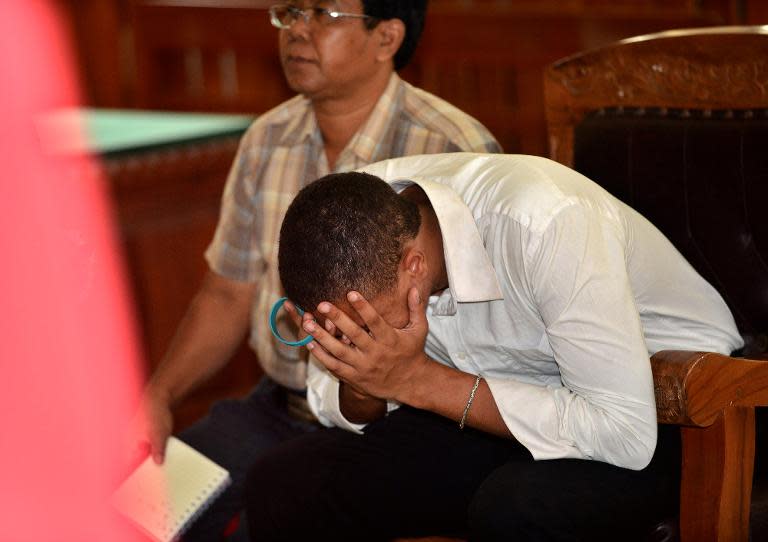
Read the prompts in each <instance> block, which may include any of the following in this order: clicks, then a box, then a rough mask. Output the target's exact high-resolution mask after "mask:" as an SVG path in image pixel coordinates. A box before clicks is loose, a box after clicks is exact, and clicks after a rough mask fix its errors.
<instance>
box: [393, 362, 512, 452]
mask: <svg viewBox="0 0 768 542" xmlns="http://www.w3.org/2000/svg"><path fill="white" fill-rule="evenodd" d="M476 378H477V375H473V374H470V373H464V372H462V371H459V370H458V369H453V368H451V367H447V366H445V365H443V364H441V363H438V362H436V361H434V360H432V359H429V358H427V361H426V362H425V363H424V364H423V365H422V366H421V368H420V370H419V372H418V373H417V374H416V375H415V377H414V378H413V379H412V380H411V384H410V385H409V386H408V387H407V389H404V390H403V393H402V394H401V395H400V396H399V397H397V399H398V400H399V401H401V402H402V403H404V404H408V405H411V406H413V407H415V408H419V409H422V410H429V411H431V412H434V413H436V414H439V415H441V416H444V417H446V418H450V419H452V420H456V423H457V424H458V422H459V420H461V417H462V415H463V413H464V409H465V408H466V406H467V402H468V401H469V396H470V393H471V391H472V387H473V386H474V384H475V379H476ZM465 425H466V426H469V427H473V428H475V429H478V430H480V431H484V432H486V433H491V434H493V435H496V436H499V437H503V438H513V437H512V434H511V433H510V431H509V429H508V428H507V426H506V424H505V423H504V419H503V418H502V416H501V413H500V412H499V408H498V407H497V406H496V402H495V401H494V399H493V395H492V394H491V390H490V388H489V387H488V384H487V383H486V382H485V380H481V381H480V385H479V386H478V388H477V391H476V392H475V396H474V399H473V400H472V405H471V407H470V409H469V412H468V413H467V418H466V420H465Z"/></svg>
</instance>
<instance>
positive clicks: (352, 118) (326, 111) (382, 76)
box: [312, 70, 392, 170]
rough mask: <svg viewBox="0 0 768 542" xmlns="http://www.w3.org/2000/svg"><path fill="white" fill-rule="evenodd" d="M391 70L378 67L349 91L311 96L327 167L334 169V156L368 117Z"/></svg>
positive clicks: (335, 156) (383, 88)
mask: <svg viewBox="0 0 768 542" xmlns="http://www.w3.org/2000/svg"><path fill="white" fill-rule="evenodd" d="M391 73H392V72H391V71H387V70H381V71H380V72H379V73H377V74H376V76H375V77H372V78H371V79H370V80H369V81H368V82H366V83H365V84H363V85H359V86H357V87H356V88H355V89H354V90H353V91H352V92H351V93H349V94H344V95H339V96H333V97H327V98H316V99H313V100H312V107H313V109H314V110H315V117H316V118H317V124H318V127H319V128H320V133H321V134H322V135H323V143H324V146H325V153H326V157H327V158H328V167H329V169H330V170H333V169H334V165H335V163H336V158H338V156H339V154H341V152H342V151H343V150H344V148H345V147H346V146H347V144H348V143H349V141H350V140H351V139H352V137H353V136H354V135H355V134H356V133H357V132H358V131H359V130H360V128H362V126H363V124H365V121H366V120H368V117H369V116H370V115H371V112H372V111H373V108H374V107H376V103H377V102H378V101H379V98H381V95H382V94H383V93H384V91H385V90H386V88H387V85H388V84H389V78H390V75H391Z"/></svg>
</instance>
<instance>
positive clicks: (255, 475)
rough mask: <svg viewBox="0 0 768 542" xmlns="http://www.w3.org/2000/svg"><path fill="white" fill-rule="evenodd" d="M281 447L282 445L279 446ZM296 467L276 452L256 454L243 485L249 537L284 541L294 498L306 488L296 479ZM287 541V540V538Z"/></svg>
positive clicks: (292, 512) (293, 515)
mask: <svg viewBox="0 0 768 542" xmlns="http://www.w3.org/2000/svg"><path fill="white" fill-rule="evenodd" d="M278 448H281V447H278ZM298 471H299V469H297V468H296V465H295V464H292V462H291V460H289V459H288V458H287V457H285V456H281V455H280V454H279V453H267V454H264V455H263V456H261V457H259V458H258V459H257V460H256V462H255V463H254V464H253V466H252V467H251V469H250V471H249V473H248V476H247V479H246V486H245V500H246V517H247V518H248V530H249V532H250V538H251V539H252V540H260V541H262V540H263V541H270V540H275V541H277V540H283V539H286V538H281V537H285V536H287V535H288V530H287V525H288V524H289V522H290V520H291V518H294V519H297V515H296V513H295V510H296V507H297V506H298V504H297V503H295V502H293V499H294V498H296V497H298V496H301V495H302V493H303V492H306V491H308V488H307V487H303V486H302V484H301V481H300V480H298V479H297V477H296V473H298ZM286 540H287V539H286Z"/></svg>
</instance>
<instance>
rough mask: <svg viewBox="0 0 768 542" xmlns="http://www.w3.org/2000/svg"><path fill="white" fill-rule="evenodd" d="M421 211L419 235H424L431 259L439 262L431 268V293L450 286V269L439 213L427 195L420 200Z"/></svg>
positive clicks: (426, 248)
mask: <svg viewBox="0 0 768 542" xmlns="http://www.w3.org/2000/svg"><path fill="white" fill-rule="evenodd" d="M422 194H423V192H422ZM419 212H420V213H421V228H419V235H422V234H423V235H424V249H425V252H426V253H427V257H428V259H429V261H431V262H436V263H437V265H434V264H433V265H432V267H431V268H430V283H431V288H430V293H432V294H434V293H436V292H440V291H442V290H445V289H446V288H447V287H448V270H447V268H446V266H445V252H444V251H443V235H442V232H441V230H440V222H439V221H438V220H437V214H435V210H434V209H433V208H432V204H431V203H430V202H429V199H428V198H427V197H426V195H425V196H424V200H422V201H420V202H419Z"/></svg>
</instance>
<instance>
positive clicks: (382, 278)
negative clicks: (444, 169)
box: [278, 172, 421, 310]
mask: <svg viewBox="0 0 768 542" xmlns="http://www.w3.org/2000/svg"><path fill="white" fill-rule="evenodd" d="M420 226H421V216H420V214H419V209H418V206H417V205H416V204H415V203H414V202H412V201H410V200H408V199H406V198H403V197H401V196H399V195H398V194H397V193H395V191H394V190H393V189H392V187H390V186H389V185H388V184H387V183H386V182H384V181H382V180H381V179H380V178H378V177H376V176H374V175H369V174H367V173H358V172H347V173H332V174H330V175H326V176H325V177H323V178H321V179H319V180H317V181H315V182H313V183H311V184H310V185H308V186H306V187H305V188H303V189H302V190H301V191H300V192H299V193H298V195H297V196H296V198H295V199H294V200H293V202H292V203H291V205H290V206H289V207H288V210H287V211H286V213H285V218H284V219H283V225H282V227H281V228H280V245H279V249H278V270H279V272H280V280H281V281H282V283H283V289H284V291H285V295H286V296H288V298H290V299H291V300H292V301H293V302H295V303H296V304H298V305H299V306H300V307H303V308H305V309H308V310H314V308H315V307H317V305H318V303H320V302H321V301H331V302H338V301H339V300H343V299H345V297H346V294H347V292H349V291H350V290H355V291H358V292H360V293H361V294H363V296H364V297H365V298H366V299H369V300H370V299H373V298H375V297H376V296H378V295H380V294H382V293H385V292H389V291H391V290H392V289H393V288H394V287H395V285H396V283H397V270H398V265H399V263H400V260H401V257H402V253H403V247H404V245H405V243H406V242H407V241H409V240H411V239H414V238H415V237H416V235H417V234H418V232H419V227H420Z"/></svg>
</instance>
